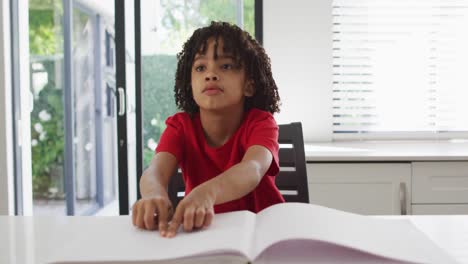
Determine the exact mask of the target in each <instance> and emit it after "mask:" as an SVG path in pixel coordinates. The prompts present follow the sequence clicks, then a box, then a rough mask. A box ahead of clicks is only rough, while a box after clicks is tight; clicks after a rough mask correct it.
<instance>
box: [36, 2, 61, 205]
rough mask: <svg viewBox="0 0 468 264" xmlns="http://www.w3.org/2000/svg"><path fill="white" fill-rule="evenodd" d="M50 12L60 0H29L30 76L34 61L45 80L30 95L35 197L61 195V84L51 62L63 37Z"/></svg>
mask: <svg viewBox="0 0 468 264" xmlns="http://www.w3.org/2000/svg"><path fill="white" fill-rule="evenodd" d="M44 7H48V8H44ZM53 9H55V11H54V10H53ZM54 12H61V1H46V2H45V1H39V0H34V1H30V9H29V48H30V56H31V62H32V63H31V65H32V67H31V78H33V77H32V76H33V74H35V73H37V71H36V70H35V69H34V68H35V67H33V65H34V64H35V65H41V66H42V68H43V69H42V70H41V71H40V72H41V74H44V73H46V74H47V83H46V84H45V86H44V87H42V89H41V90H40V91H39V93H36V94H35V95H34V108H33V111H32V113H31V144H32V149H31V152H32V153H31V155H32V181H33V184H32V185H33V195H34V198H35V199H37V198H62V197H63V193H61V192H60V190H62V185H63V182H62V176H61V175H62V174H63V151H64V129H63V94H62V89H60V87H61V84H58V83H55V69H56V66H55V64H56V63H57V62H59V60H61V59H58V60H57V59H56V58H57V55H59V54H61V53H62V50H63V38H60V37H57V36H60V35H62V34H61V30H62V28H61V26H60V25H57V24H56V22H55V21H54ZM59 57H60V56H59ZM33 92H34V91H33Z"/></svg>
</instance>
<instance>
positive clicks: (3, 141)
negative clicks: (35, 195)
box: [0, 1, 14, 215]
mask: <svg viewBox="0 0 468 264" xmlns="http://www.w3.org/2000/svg"><path fill="white" fill-rule="evenodd" d="M9 12H10V8H9V1H0V215H13V214H14V196H13V155H12V152H13V151H12V143H13V142H12V130H11V128H12V123H11V122H12V120H11V117H12V113H11V107H12V106H11V101H12V97H11V89H8V88H9V87H11V80H10V77H11V69H10V65H11V61H10V54H11V52H10V20H9V17H10V15H9Z"/></svg>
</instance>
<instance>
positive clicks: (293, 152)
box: [276, 122, 309, 203]
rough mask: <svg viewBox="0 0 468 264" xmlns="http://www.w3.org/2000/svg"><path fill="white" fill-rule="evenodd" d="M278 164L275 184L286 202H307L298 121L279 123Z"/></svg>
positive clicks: (300, 130)
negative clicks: (278, 171) (278, 168)
mask: <svg viewBox="0 0 468 264" xmlns="http://www.w3.org/2000/svg"><path fill="white" fill-rule="evenodd" d="M278 143H279V144H280V149H279V165H280V173H279V174H278V176H276V186H277V187H278V189H279V190H280V192H281V194H282V195H283V197H284V199H285V200H286V202H300V203H309V188H308V186H307V184H308V183H307V171H306V161H305V151H304V138H303V135H302V125H301V123H300V122H294V123H290V124H282V125H279V137H278Z"/></svg>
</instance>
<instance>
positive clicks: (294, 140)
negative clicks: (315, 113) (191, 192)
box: [168, 122, 309, 207]
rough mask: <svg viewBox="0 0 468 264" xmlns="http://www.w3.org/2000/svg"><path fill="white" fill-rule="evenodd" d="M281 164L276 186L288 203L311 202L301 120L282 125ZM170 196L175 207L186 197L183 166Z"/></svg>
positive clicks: (280, 129)
mask: <svg viewBox="0 0 468 264" xmlns="http://www.w3.org/2000/svg"><path fill="white" fill-rule="evenodd" d="M278 143H279V144H280V149H279V165H280V172H279V174H278V175H277V176H276V186H277V187H278V189H279V190H280V192H281V195H283V198H284V199H285V200H286V202H301V203H309V191H308V186H307V172H306V162H305V152H304V138H303V136H302V125H301V123H300V122H294V123H290V124H282V125H279V137H278ZM168 192H169V193H168V194H169V199H170V200H171V202H172V204H173V206H174V207H176V206H177V204H178V203H179V202H180V200H182V199H183V198H184V192H185V185H184V180H183V178H182V173H181V171H180V169H178V170H177V172H176V173H175V175H174V176H172V177H171V180H170V182H169V186H168Z"/></svg>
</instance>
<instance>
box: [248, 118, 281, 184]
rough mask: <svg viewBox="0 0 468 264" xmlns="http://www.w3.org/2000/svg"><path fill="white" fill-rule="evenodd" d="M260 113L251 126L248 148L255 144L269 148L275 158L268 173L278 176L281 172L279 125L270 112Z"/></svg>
mask: <svg viewBox="0 0 468 264" xmlns="http://www.w3.org/2000/svg"><path fill="white" fill-rule="evenodd" d="M259 113H261V114H260V115H259V116H258V117H256V118H254V119H253V120H252V121H251V122H252V123H251V124H250V126H249V130H250V131H249V133H248V139H247V146H246V149H248V148H249V147H251V146H254V145H260V146H263V147H265V148H267V149H268V150H269V151H270V152H271V154H272V156H273V160H272V162H271V165H270V168H269V169H268V171H267V173H266V174H267V175H270V176H276V175H277V174H278V173H279V157H278V152H279V145H278V125H277V124H276V121H275V119H274V118H273V115H271V114H270V113H268V112H263V111H262V112H260V111H259Z"/></svg>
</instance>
